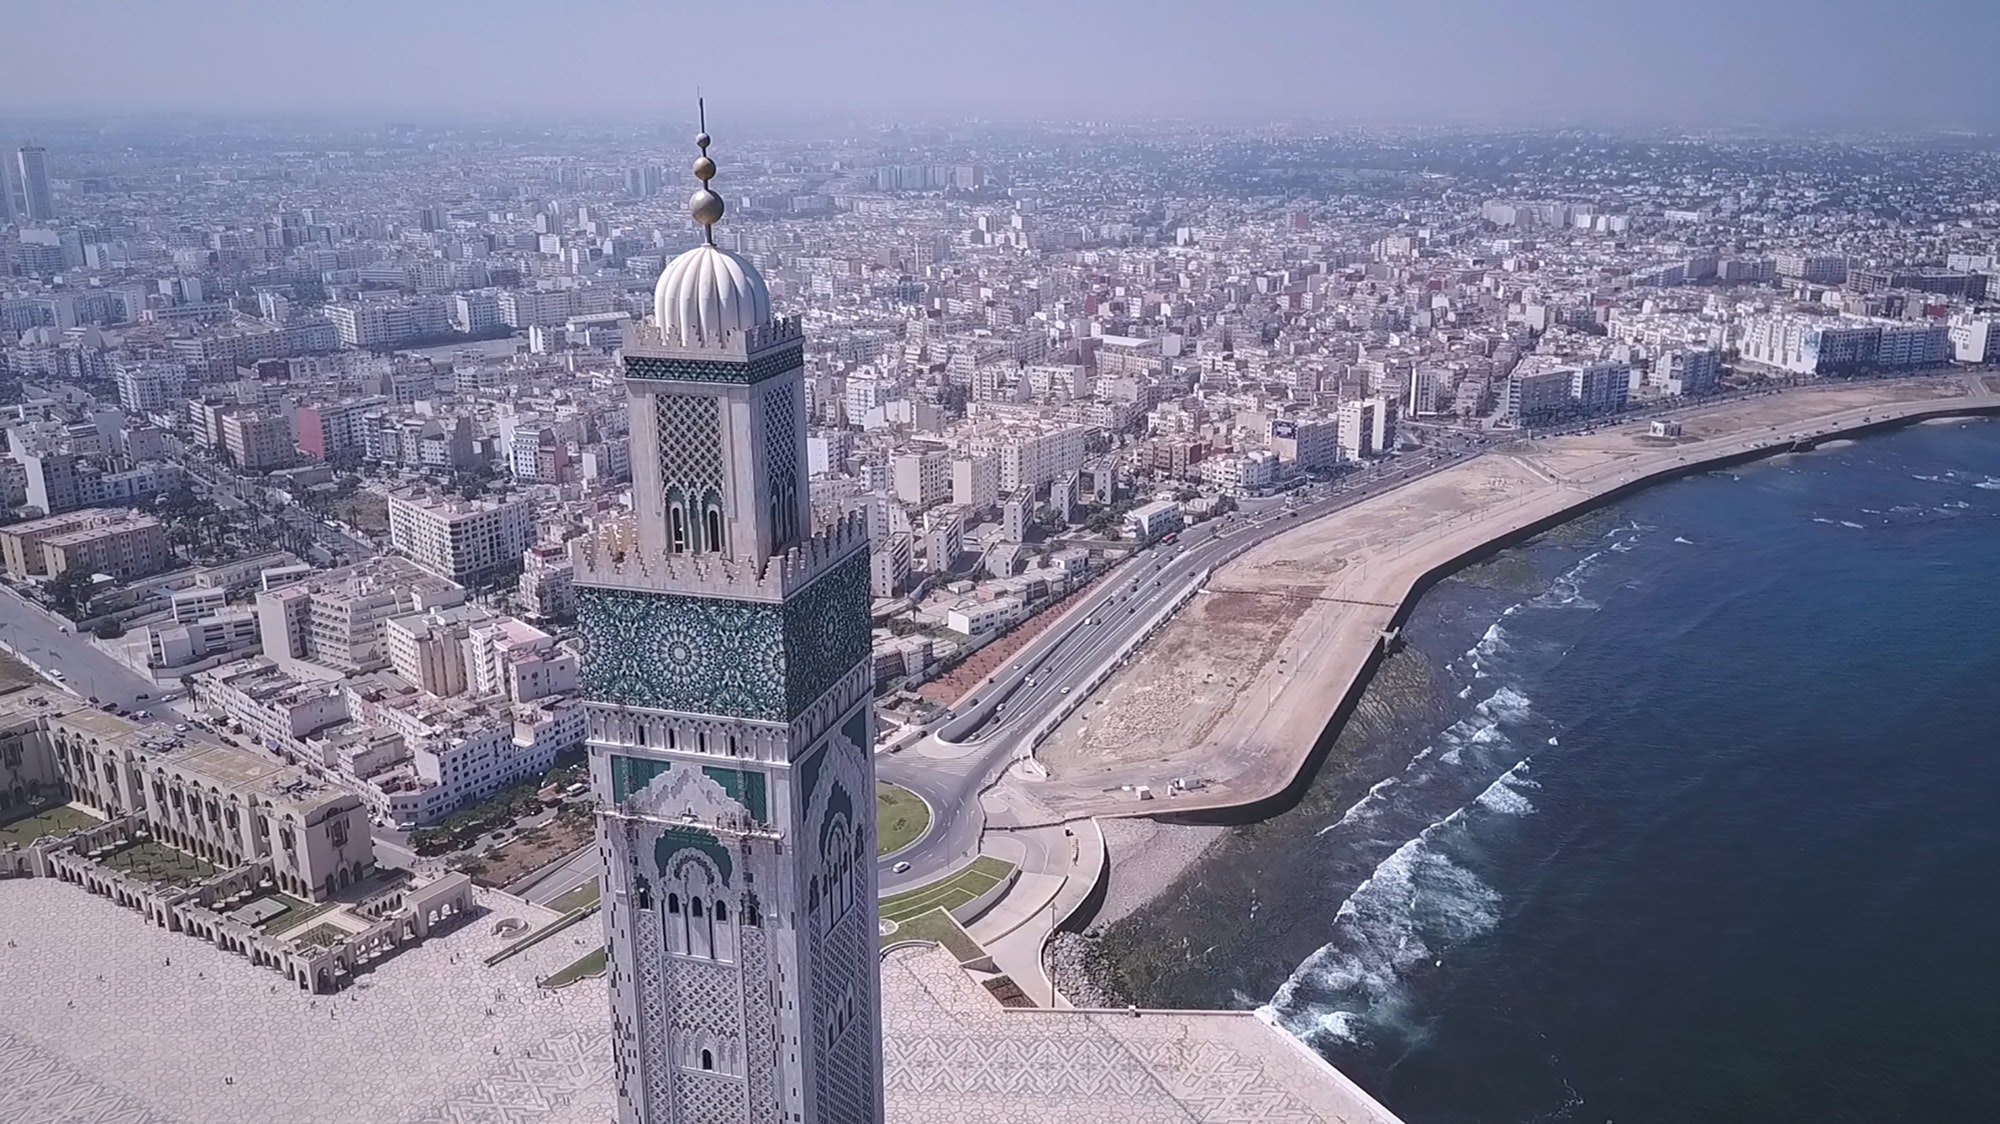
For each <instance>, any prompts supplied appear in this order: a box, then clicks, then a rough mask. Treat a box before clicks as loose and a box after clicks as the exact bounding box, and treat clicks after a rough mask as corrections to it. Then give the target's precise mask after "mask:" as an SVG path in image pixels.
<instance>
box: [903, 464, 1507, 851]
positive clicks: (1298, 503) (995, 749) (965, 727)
mask: <svg viewBox="0 0 2000 1124" xmlns="http://www.w3.org/2000/svg"><path fill="white" fill-rule="evenodd" d="M1485 447H1486V442H1484V441H1478V440H1468V441H1465V442H1462V443H1460V444H1459V446H1458V447H1457V448H1455V449H1453V450H1451V451H1445V450H1439V449H1426V450H1423V451H1420V452H1416V453H1406V454H1404V455H1403V456H1400V457H1397V458H1395V459H1393V460H1390V461H1385V462H1382V463H1380V464H1377V465H1374V466H1371V467H1370V468H1367V469H1364V470H1362V471H1360V472H1357V473H1354V474H1352V475H1349V476H1345V477H1341V478H1340V479H1338V480H1336V481H1333V482H1330V483H1323V484H1314V485H1310V486H1308V487H1305V488H1301V489H1299V490H1298V491H1296V492H1293V493H1290V494H1289V495H1280V496H1272V497H1264V498H1261V499H1255V500H1247V501H1244V502H1243V504H1242V508H1243V510H1241V511H1240V512H1236V513H1232V514H1229V515H1225V516H1223V517H1221V518H1218V519H1215V520H1212V521H1210V522H1208V523H1203V524H1200V525H1197V526H1194V527H1190V528H1188V529H1186V530H1184V531H1182V532H1180V534H1179V535H1178V536H1176V539H1175V541H1174V542H1173V543H1171V544H1164V543H1156V544H1154V545H1152V546H1151V547H1148V548H1147V549H1145V550H1142V551H1140V552H1139V553H1138V554H1136V555H1134V556H1133V557H1132V558H1131V559H1129V560H1127V561H1125V562H1123V563H1121V564H1120V565H1119V566H1118V567H1117V568H1116V569H1114V570H1112V571H1111V572H1110V574H1108V575H1107V576H1105V577H1104V578H1103V579H1101V580H1100V581H1099V582H1098V584H1097V585H1096V587H1095V588H1093V589H1092V590H1091V591H1090V592H1089V593H1088V594H1087V595H1086V596H1085V598H1084V599H1083V601H1082V602H1081V603H1080V604H1079V605H1078V606H1077V607H1076V608H1074V609H1071V610H1069V611H1068V612H1067V614H1066V616H1065V617H1064V619H1063V620H1062V621H1060V622H1058V623H1057V624H1055V625H1053V626H1051V627H1050V628H1049V629H1047V630H1046V631H1044V632H1043V633H1042V634H1041V635H1040V636H1038V637H1036V638H1035V639H1034V640H1033V641H1031V642H1030V643H1029V644H1027V645H1026V646H1025V647H1024V648H1022V650H1021V651H1020V652H1019V653H1017V654H1016V655H1015V657H1014V659H1013V661H1012V662H1011V663H1009V664H1008V665H1007V666H1006V668H1004V669H1003V670H1002V671H1000V672H999V673H998V674H997V675H995V676H994V677H993V678H992V679H991V680H990V681H989V682H988V683H987V684H986V686H985V687H984V688H982V689H981V690H980V691H979V692H978V693H977V694H976V695H975V696H974V697H973V698H971V699H968V700H966V703H965V705H964V706H963V707H960V708H958V709H956V710H954V712H953V713H952V714H951V715H950V716H949V717H947V718H945V719H943V720H942V721H940V722H936V723H934V724H933V725H932V734H931V735H930V736H929V737H927V738H926V739H925V740H924V741H922V742H918V743H916V744H913V745H911V746H908V747H906V748H904V749H902V750H901V751H900V752H898V753H895V754H889V755H884V756H881V757H879V758H877V760H876V775H877V776H878V777H880V778H881V779H882V780H885V781H889V782H891V783H893V784H899V785H902V786H903V787H905V788H908V789H910V790H911V791H913V792H915V793H916V794H917V795H919V796H921V797H923V798H924V800H925V802H926V803H928V804H929V805H930V806H931V810H932V814H933V817H934V820H935V822H934V823H933V824H932V826H931V830H930V831H928V832H926V833H925V834H924V836H923V837H922V838H920V839H918V840H917V841H916V842H915V843H913V844H911V845H910V846H908V847H906V848H904V849H903V850H901V851H899V852H897V853H895V854H893V855H889V856H885V857H884V858H883V859H882V860H881V861H880V866H881V870H880V874H879V881H880V884H881V886H882V888H883V889H884V890H885V891H893V890H897V889H903V888H907V887H910V886H913V885H918V884H921V883H923V882H926V881H929V880H931V879H933V878H936V877H937V876H938V875H940V874H942V873H944V872H946V871H948V870H950V869H952V868H953V867H956V866H958V865H959V864H960V863H962V862H964V861H965V860H966V859H968V858H969V857H970V856H971V855H972V854H974V853H975V852H976V851H977V850H978V848H979V836H980V832H981V831H982V830H983V829H984V827H985V815H984V813H983V811H982V810H981V808H980V803H979V793H980V792H981V791H982V790H983V789H984V788H986V786H987V785H988V784H990V783H991V782H992V780H993V779H994V778H995V777H996V776H997V774H998V773H999V772H1000V771H1001V770H1002V769H1004V768H1005V767H1006V766H1007V765H1008V764H1009V763H1011V762H1013V761H1015V760H1017V759H1020V758H1022V757H1025V756H1027V755H1028V752H1029V751H1030V750H1031V749H1032V746H1029V745H1027V744H1025V743H1026V741H1027V739H1028V738H1029V737H1030V736H1031V734H1032V732H1033V729H1034V727H1035V726H1036V725H1037V724H1038V723H1039V722H1040V721H1041V720H1042V719H1044V718H1046V717H1047V716H1048V715H1049V714H1050V713H1051V712H1052V711H1053V710H1054V709H1055V708H1056V706H1057V705H1058V704H1060V703H1061V702H1062V701H1064V697H1065V696H1074V695H1076V694H1077V693H1079V692H1087V691H1088V689H1089V685H1090V684H1091V681H1092V680H1093V679H1094V678H1095V677H1096V675H1097V673H1098V672H1099V671H1100V670H1101V669H1102V668H1104V666H1105V665H1106V664H1108V663H1109V662H1111V661H1112V660H1114V659H1116V658H1117V653H1118V651H1119V649H1120V647H1122V646H1123V645H1125V644H1126V643H1127V642H1128V641H1131V640H1133V639H1134V638H1136V637H1138V636H1139V635H1140V634H1142V633H1143V632H1144V631H1145V630H1146V628H1147V627H1148V626H1149V625H1150V624H1151V623H1152V622H1153V619H1154V617H1155V616H1156V615H1157V614H1158V613H1159V612H1160V611H1161V610H1162V609H1163V608H1165V607H1166V606H1167V605H1168V604H1170V603H1171V602H1173V601H1174V600H1176V599H1177V598H1179V597H1180V596H1181V595H1182V594H1184V593H1186V592H1187V591H1188V589H1189V587H1190V586H1191V585H1193V584H1194V583H1196V582H1198V581H1200V580H1201V578H1202V575H1203V574H1204V573H1205V572H1208V571H1212V570H1214V569H1216V568H1217V567H1220V566H1221V565H1222V564H1224V563H1225V562H1228V561H1229V560H1230V559H1232V558H1235V557H1236V556H1237V555H1239V554H1242V553H1243V552H1244V551H1246V550H1249V549H1250V548H1251V547H1254V546H1256V545H1258V544H1259V543H1262V542H1264V541H1265V540H1267V539H1269V538H1271V537H1272V536H1273V535H1276V534H1279V533H1281V532H1283V531H1287V530H1290V529H1291V528H1293V527H1296V526H1298V525H1299V524H1300V522H1302V521H1305V520H1309V519H1314V518H1317V517H1319V516H1322V515H1326V514H1328V513H1330V512H1334V511H1338V510H1340V509H1342V508H1344V507H1348V506H1350V505H1352V504H1356V503H1359V502H1361V501H1362V500H1365V499H1368V498H1370V497H1373V496H1376V495H1379V494H1381V493H1382V492H1385V491H1388V490H1389V489H1392V488H1395V487H1398V486H1400V485H1402V484H1405V483H1407V482H1409V481H1410V480H1413V479H1415V478H1417V477H1420V476H1426V475H1429V474H1430V473H1433V472H1436V471H1439V470H1441V469H1444V468H1447V467H1450V466H1451V465H1455V464H1460V463H1462V462H1464V461H1466V460H1469V459H1471V458H1472V457H1474V456H1477V455H1479V453H1480V452H1482V451H1483V450H1484V448H1485ZM903 863H908V864H909V869H907V870H905V871H902V872H900V873H899V872H897V871H896V869H895V867H896V866H898V865H901V864H903Z"/></svg>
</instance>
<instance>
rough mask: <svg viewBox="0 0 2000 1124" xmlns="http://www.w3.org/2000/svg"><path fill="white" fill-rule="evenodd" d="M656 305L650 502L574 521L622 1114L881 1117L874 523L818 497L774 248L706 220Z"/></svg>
mask: <svg viewBox="0 0 2000 1124" xmlns="http://www.w3.org/2000/svg"><path fill="white" fill-rule="evenodd" d="M695 143H696V144H698V145H699V146H700V147H701V150H702V155H701V156H700V157H699V158H697V159H696V160H695V164H694V171H695V175H696V176H697V177H698V178H699V179H700V180H701V181H702V186H701V189H700V190H698V191H696V192H695V194H694V196H693V198H692V199H691V200H690V207H691V209H692V211H693V213H694V217H695V219H696V221H698V222H699V223H701V224H702V226H703V228H704V230H705V231H707V230H708V228H712V227H713V226H714V224H715V223H716V222H717V221H719V220H720V219H721V218H722V212H723V204H722V199H721V197H720V196H718V195H716V194H715V193H714V192H713V191H711V190H710V189H709V186H708V181H709V179H710V178H711V177H712V176H714V174H715V164H714V163H713V162H712V161H710V159H709V157H708V154H707V150H708V144H709V138H708V134H707V133H706V132H704V133H702V134H701V135H700V136H698V137H696V139H695ZM653 313H654V315H653V321H652V322H651V323H648V324H641V325H636V326H634V327H633V328H630V329H628V330H627V334H626V336H625V341H624V361H625V386H626V393H627V396H628V400H629V407H630V410H631V423H632V499H633V517H632V519H631V520H630V522H629V523H627V524H624V525H620V526H611V527H604V528H600V529H599V530H597V531H595V532H593V533H592V534H590V535H587V536H585V537H583V538H580V539H577V540H576V541H575V542H574V543H573V544H572V546H571V557H572V559H573V561H574V562H575V565H576V583H577V587H578V589H577V593H578V613H579V618H580V624H581V630H582V633H583V637H584V642H585V645H586V653H585V659H586V662H585V670H584V684H585V690H586V693H587V695H588V696H589V699H590V702H589V704H588V705H589V710H590V735H589V742H590V772H591V782H592V786H593V788H594V790H595V794H596V799H597V806H598V847H599V850H600V852H601V853H602V855H603V859H604V867H605V887H604V923H605V930H606V933H607V936H608V939H609V944H610V971H609V979H610V987H611V1003H612V1013H613V1019H614V1020H615V1025H614V1027H613V1039H612V1046H613V1052H614V1057H615V1062H616V1068H617V1078H618V1105H619V1110H618V1111H619V1115H618V1118H619V1121H620V1122H621V1124H670V1122H671V1124H738V1122H743V1124H750V1122H755V1124H779V1122H784V1124H856V1122H858V1124H868V1122H870V1121H880V1120H881V1119H882V1046H881V1043H882V1034H881V1013H880V1007H881V973H880V965H879V961H878V959H877V953H876V943H877V913H876V904H875V766H874V761H873V759H872V756H871V750H872V747H873V745H874V710H873V707H872V701H871V695H872V691H871V688H872V683H871V680H870V671H869V666H868V656H869V651H868V649H869V637H868V633H869V616H868V607H869V585H868V533H867V528H866V525H865V524H864V523H862V522H861V521H860V520H859V518H858V517H855V518H847V519H842V520H840V521H839V522H836V523H833V524H831V525H822V526H818V527H815V525H814V523H813V519H812V508H811V503H810V500H809V498H808V495H807V488H806V474H807V469H806V453H805V448H806V432H805V391H804V370H803V341H802V338H801V336H800V331H799V325H798V323H797V321H796V320H791V319H780V318H774V317H773V316H772V314H771V300H770V294H769V292H768V290H767V289H766V288H765V285H764V279H763V278H762V277H761V276H759V274H758V272H757V269H756V267H755V266H753V265H751V264H750V263H749V262H748V261H745V260H743V259H742V258H740V257H737V256H736V255H734V254H731V253H728V252H726V251H724V250H721V249H719V248H717V247H716V246H715V244H714V240H713V237H712V235H708V234H705V236H704V239H703V243H702V244H701V245H700V246H697V247H695V248H694V249H692V250H689V251H688V252H687V253H685V254H682V255H681V256H679V257H677V258H675V259H674V260H673V261H672V262H671V263H669V264H668V266H667V268H666V269H665V271H664V272H662V273H661V275H660V280H659V284H658V285H657V287H656V288H655V290H654V298H653Z"/></svg>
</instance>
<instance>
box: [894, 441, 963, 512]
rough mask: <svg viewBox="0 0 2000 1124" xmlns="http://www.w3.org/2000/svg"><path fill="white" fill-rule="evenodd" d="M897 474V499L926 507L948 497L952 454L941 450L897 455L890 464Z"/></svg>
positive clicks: (950, 486) (950, 488)
mask: <svg viewBox="0 0 2000 1124" xmlns="http://www.w3.org/2000/svg"><path fill="white" fill-rule="evenodd" d="M890 464H891V467H892V468H893V470H894V471H895V474H896V498H897V499H899V500H902V501H903V502H904V503H910V504H916V505H917V506H918V507H929V506H931V505H932V504H935V503H943V502H945V501H946V500H948V499H950V498H951V495H952V477H951V471H952V470H951V454H950V453H948V452H945V451H944V450H942V449H926V450H924V451H922V452H917V453H899V454H897V455H896V458H895V460H893V461H891V462H890Z"/></svg>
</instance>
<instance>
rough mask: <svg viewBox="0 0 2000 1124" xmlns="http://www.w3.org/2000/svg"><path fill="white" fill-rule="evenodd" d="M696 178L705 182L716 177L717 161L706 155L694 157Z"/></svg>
mask: <svg viewBox="0 0 2000 1124" xmlns="http://www.w3.org/2000/svg"><path fill="white" fill-rule="evenodd" d="M694 178H696V179H698V180H700V181H701V182H703V183H707V182H708V181H709V180H711V179H714V178H715V161H713V160H710V159H709V158H708V157H706V156H697V157H695V158H694Z"/></svg>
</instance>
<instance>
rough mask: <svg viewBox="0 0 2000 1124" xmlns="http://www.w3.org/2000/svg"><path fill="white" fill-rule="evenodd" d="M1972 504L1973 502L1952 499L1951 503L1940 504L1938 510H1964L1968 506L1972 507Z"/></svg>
mask: <svg viewBox="0 0 2000 1124" xmlns="http://www.w3.org/2000/svg"><path fill="white" fill-rule="evenodd" d="M1971 506H1972V505H1971V504H1969V503H1966V502H1965V501H1964V500H1953V501H1951V502H1950V503H1947V504H1941V505H1939V507H1938V510H1939V511H1964V510H1965V509H1966V508H1968V507H1971Z"/></svg>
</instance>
